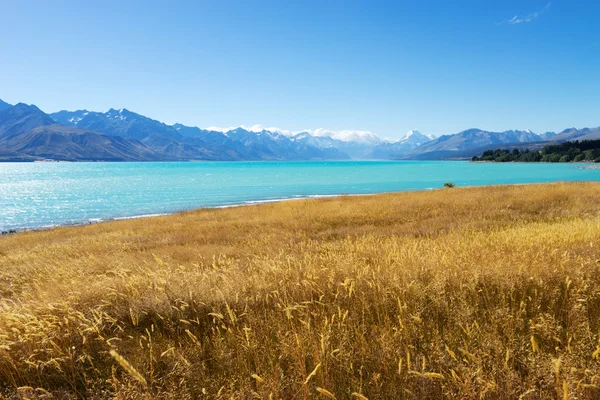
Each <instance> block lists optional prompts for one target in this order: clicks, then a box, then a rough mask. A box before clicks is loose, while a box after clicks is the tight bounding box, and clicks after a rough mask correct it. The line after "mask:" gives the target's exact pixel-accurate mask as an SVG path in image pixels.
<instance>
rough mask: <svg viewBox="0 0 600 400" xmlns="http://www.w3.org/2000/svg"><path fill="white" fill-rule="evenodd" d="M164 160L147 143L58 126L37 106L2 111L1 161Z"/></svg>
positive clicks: (24, 105) (0, 114) (0, 123)
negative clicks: (145, 144)
mask: <svg viewBox="0 0 600 400" xmlns="http://www.w3.org/2000/svg"><path fill="white" fill-rule="evenodd" d="M35 159H53V160H63V161H83V160H86V161H137V160H142V159H143V160H163V159H165V158H164V157H163V156H161V155H160V154H157V153H155V152H154V151H152V150H151V149H149V148H148V147H146V146H144V145H143V144H141V143H139V142H137V141H133V140H129V139H126V138H123V137H110V136H107V135H103V134H100V133H98V132H94V131H89V130H84V129H79V128H73V127H67V126H64V125H60V124H57V123H56V121H54V120H53V119H52V118H50V117H49V116H48V115H47V114H45V113H44V112H43V111H41V110H40V109H39V108H37V107H36V106H33V105H27V104H23V103H19V104H17V105H15V106H11V107H9V108H7V109H5V110H3V111H1V112H0V160H9V161H11V160H12V161H28V160H35Z"/></svg>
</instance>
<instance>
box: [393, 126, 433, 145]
mask: <svg viewBox="0 0 600 400" xmlns="http://www.w3.org/2000/svg"><path fill="white" fill-rule="evenodd" d="M432 139H433V138H432V137H431V135H423V134H422V133H421V132H419V131H418V130H417V129H413V130H410V131H408V132H406V134H405V135H404V136H403V137H402V138H401V139H400V140H398V142H399V143H406V142H410V143H415V144H417V145H418V144H421V143H424V142H428V141H429V140H432Z"/></svg>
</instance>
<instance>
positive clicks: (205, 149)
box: [51, 109, 554, 160]
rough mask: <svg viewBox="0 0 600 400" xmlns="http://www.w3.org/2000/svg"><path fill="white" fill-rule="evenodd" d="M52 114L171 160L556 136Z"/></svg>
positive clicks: (420, 150)
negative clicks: (383, 134) (391, 134)
mask: <svg viewBox="0 0 600 400" xmlns="http://www.w3.org/2000/svg"><path fill="white" fill-rule="evenodd" d="M51 117H52V118H53V119H54V120H56V121H57V122H59V123H61V124H63V125H67V126H72V127H77V128H82V129H87V130H92V131H96V132H101V133H104V134H106V135H112V136H121V137H124V138H128V139H133V140H139V141H140V142H141V143H142V144H144V145H146V146H148V147H149V148H150V149H151V150H152V151H154V152H156V153H157V154H160V155H161V156H164V157H167V158H170V159H175V160H324V159H400V158H431V159H434V158H448V157H462V156H463V155H464V154H467V153H471V152H479V149H480V148H481V147H482V146H488V145H497V144H509V143H529V142H538V141H543V140H547V139H548V138H550V137H552V135H554V133H552V132H548V133H546V134H543V135H537V134H535V133H533V132H531V131H530V130H523V131H505V132H488V131H483V130H480V129H469V130H466V131H463V132H460V133H457V134H454V135H445V136H442V137H439V138H436V137H434V136H432V135H426V134H423V133H421V132H419V131H418V130H416V129H414V130H411V131H409V132H407V133H406V134H405V135H404V136H402V137H401V138H400V139H398V140H383V139H381V138H380V137H379V136H377V135H376V134H375V133H373V132H370V131H364V130H337V131H336V130H329V129H323V128H319V129H307V130H303V131H290V130H285V129H280V128H276V127H269V128H267V127H265V126H263V125H249V126H246V125H242V126H238V127H229V128H218V127H210V128H206V129H201V128H197V127H190V126H185V125H182V124H175V125H167V124H164V123H162V122H160V121H156V120H153V119H151V118H148V117H145V116H143V115H140V114H137V113H134V112H132V111H129V110H127V109H110V110H109V111H107V112H105V113H100V112H92V111H88V110H79V111H60V112H58V113H55V114H51ZM477 154H479V153H477Z"/></svg>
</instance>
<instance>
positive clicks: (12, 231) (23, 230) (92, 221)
mask: <svg viewBox="0 0 600 400" xmlns="http://www.w3.org/2000/svg"><path fill="white" fill-rule="evenodd" d="M465 187H466V186H465ZM440 189H443V188H440ZM430 190H435V189H434V188H428V189H422V190H407V191H400V192H377V193H357V194H348V193H340V194H323V195H319V194H316V195H306V196H297V197H283V198H279V199H266V200H249V201H246V202H242V203H234V204H226V205H221V206H205V207H195V208H190V209H184V210H177V211H172V212H161V213H151V214H140V215H132V216H123V217H111V218H106V219H102V218H90V219H88V220H86V221H81V222H69V223H64V224H55V225H43V226H39V227H32V228H10V229H7V230H2V231H1V232H0V238H1V237H2V236H12V235H16V234H19V233H26V232H39V231H49V230H51V229H58V228H71V227H80V226H88V225H96V224H102V223H105V222H115V221H127V220H132V219H145V218H155V217H166V216H169V215H177V214H182V213H186V212H194V211H199V210H219V209H226V208H237V207H251V206H260V205H264V204H271V203H281V202H284V201H295V200H310V199H325V198H334V197H350V196H353V197H358V196H376V195H379V194H389V193H406V192H424V191H430Z"/></svg>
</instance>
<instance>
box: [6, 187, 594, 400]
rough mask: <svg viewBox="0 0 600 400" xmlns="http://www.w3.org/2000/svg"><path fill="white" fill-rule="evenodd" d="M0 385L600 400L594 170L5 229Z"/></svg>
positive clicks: (98, 393)
mask: <svg viewBox="0 0 600 400" xmlns="http://www.w3.org/2000/svg"><path fill="white" fill-rule="evenodd" d="M0 393H1V394H2V395H3V396H4V397H6V398H31V399H33V398H45V399H50V398H56V399H62V398H91V399H104V398H118V399H151V398H152V399H201V398H206V399H254V398H256V399H333V398H336V399H354V400H364V399H371V400H373V399H439V398H451V399H599V398H600V183H556V184H542V185H523V186H498V187H479V188H453V189H441V190H436V191H430V192H412V193H396V194H383V195H376V196H364V197H347V196H342V197H339V198H327V199H311V200H298V201H286V202H281V203H273V204H264V205H258V206H248V207H237V208H228V209H217V210H197V211H193V212H185V213H181V214H176V215H171V216H164V217H155V218H146V219H138V220H127V221H115V222H107V223H101V224H95V225H88V226H81V227H65V228H57V229H51V230H46V231H38V232H26V233H20V234H17V235H11V236H6V237H1V238H0ZM2 395H0V397H1V396H2Z"/></svg>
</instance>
